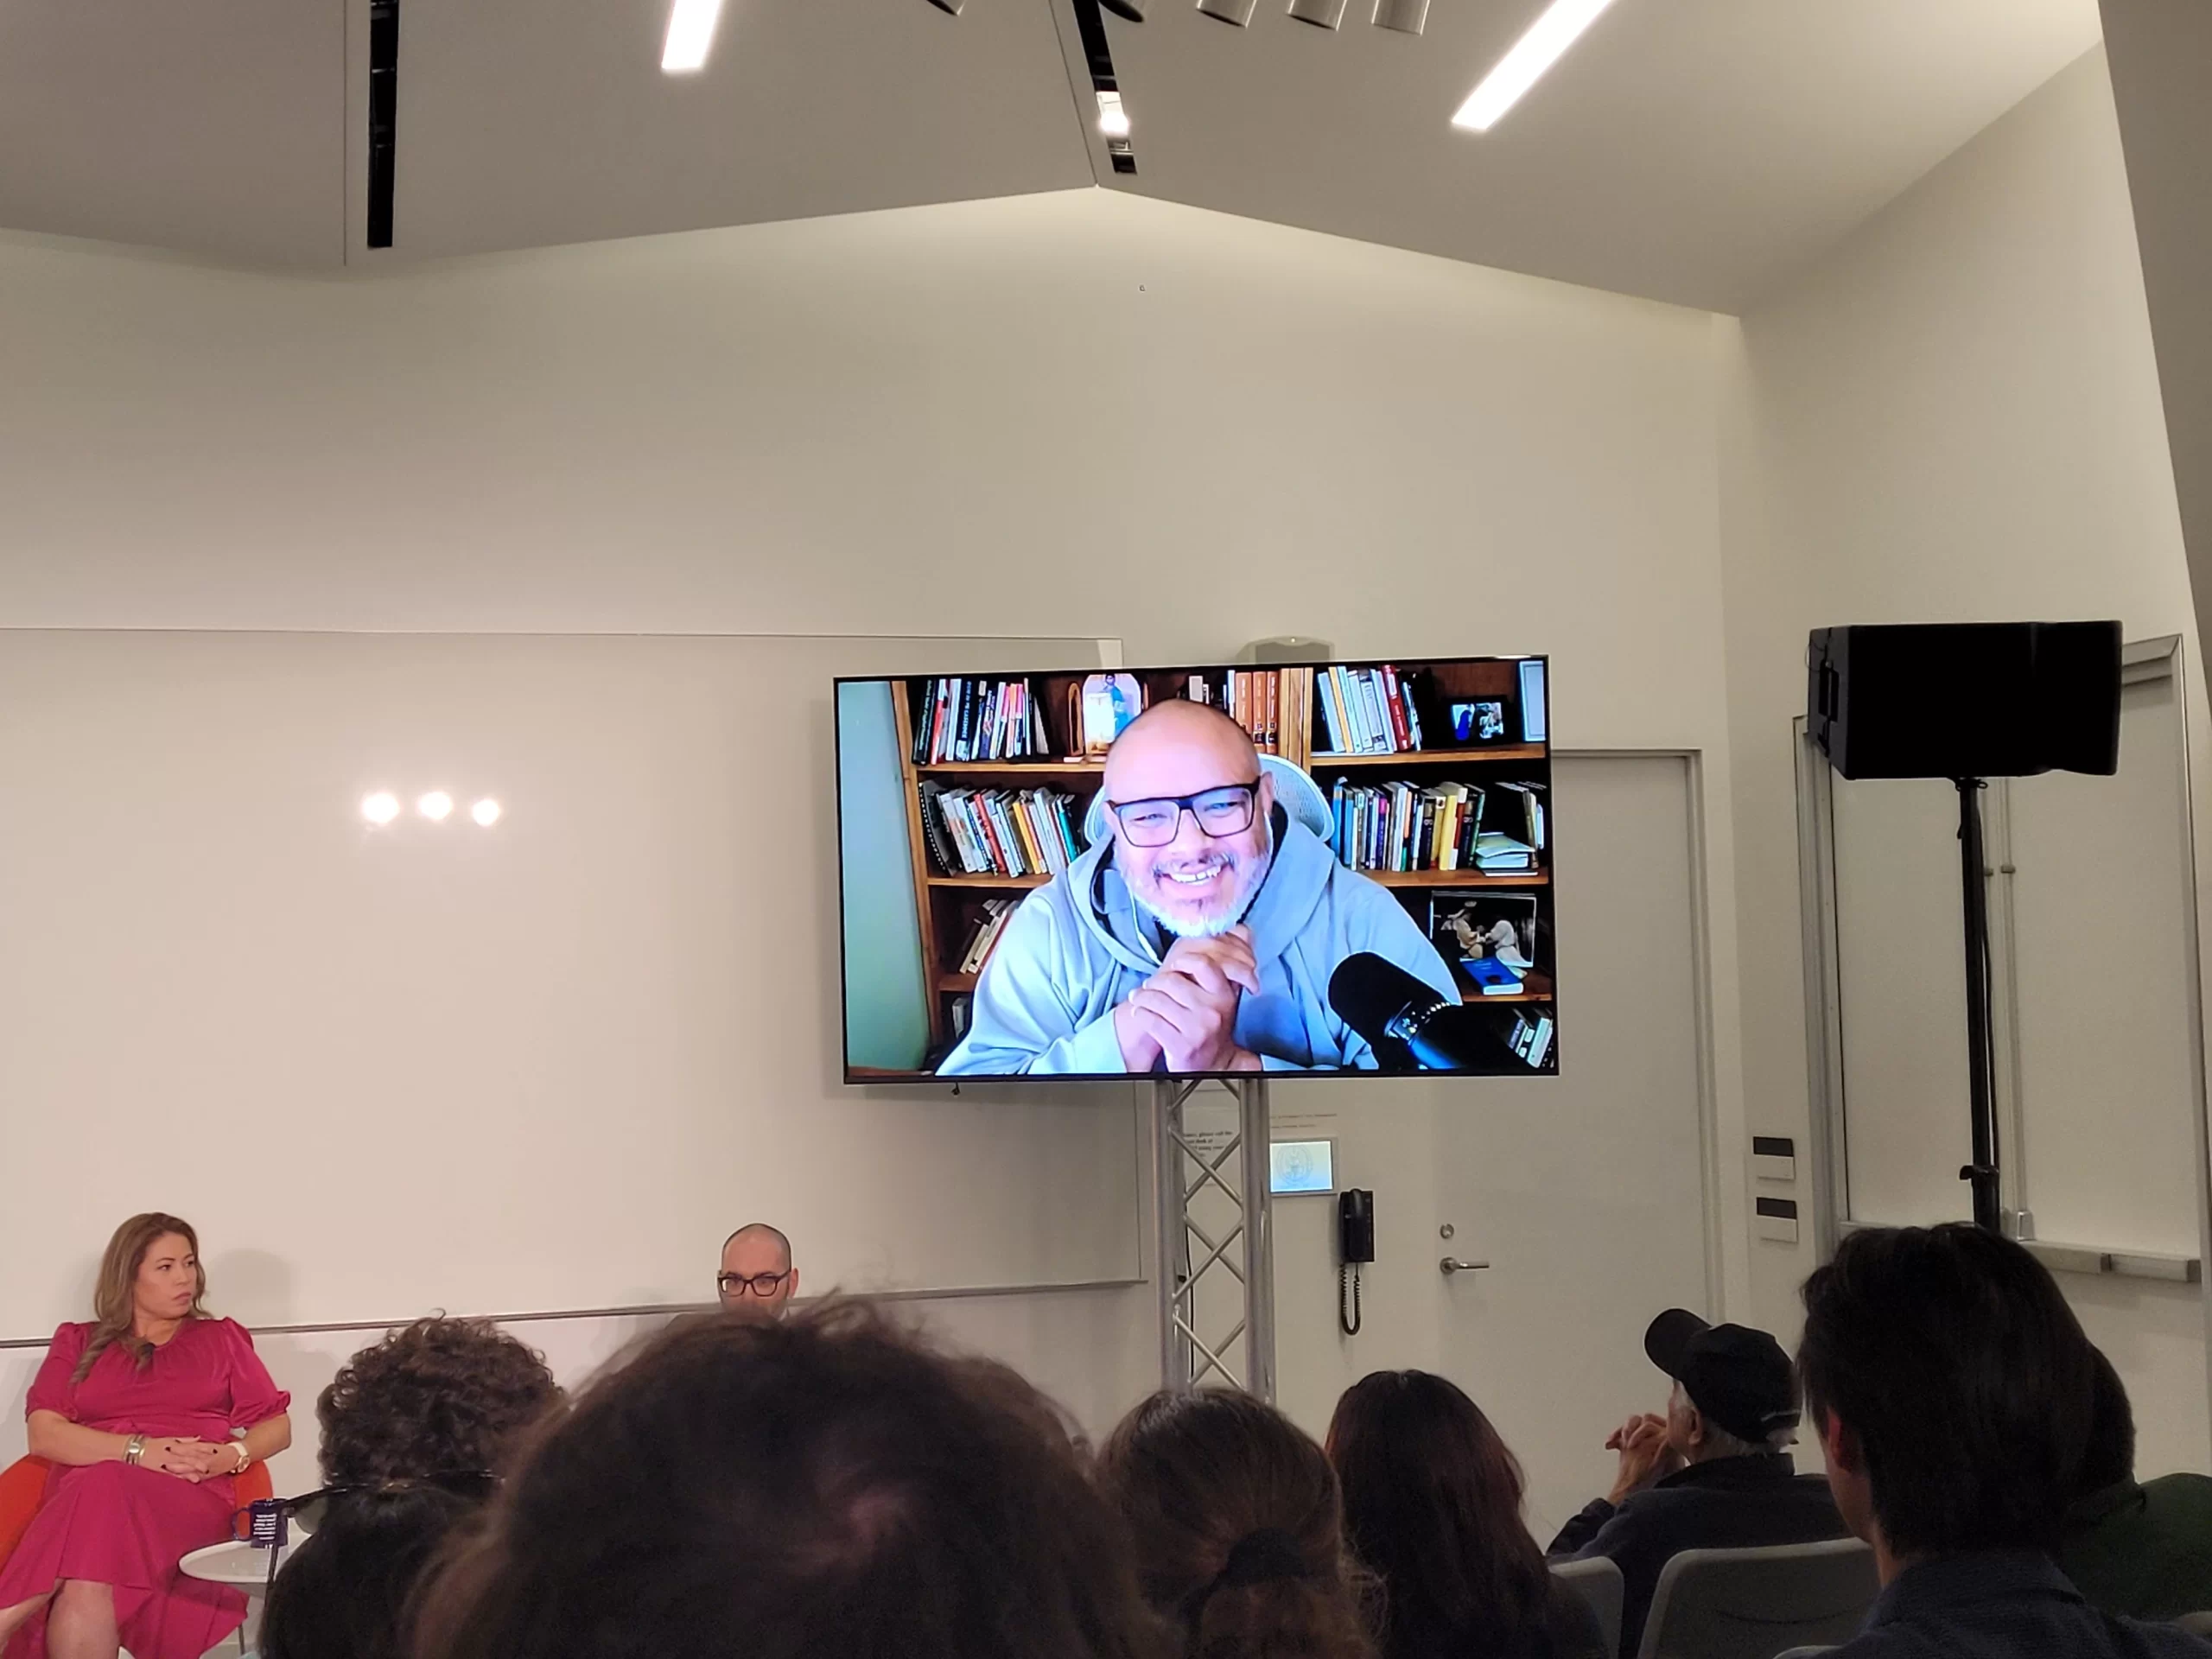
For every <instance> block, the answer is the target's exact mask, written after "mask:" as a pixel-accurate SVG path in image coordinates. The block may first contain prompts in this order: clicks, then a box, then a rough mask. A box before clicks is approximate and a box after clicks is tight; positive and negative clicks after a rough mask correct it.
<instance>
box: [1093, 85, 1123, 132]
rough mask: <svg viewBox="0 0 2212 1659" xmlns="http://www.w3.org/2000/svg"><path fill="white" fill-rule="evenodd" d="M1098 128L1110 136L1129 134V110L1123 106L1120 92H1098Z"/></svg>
mask: <svg viewBox="0 0 2212 1659" xmlns="http://www.w3.org/2000/svg"><path fill="white" fill-rule="evenodd" d="M1098 130H1099V131H1101V132H1103V133H1104V134H1105V135H1106V136H1107V137H1109V138H1126V137H1128V136H1129V112H1128V111H1127V110H1125V109H1123V108H1122V95H1121V94H1120V93H1119V92H1101V93H1099V94H1098Z"/></svg>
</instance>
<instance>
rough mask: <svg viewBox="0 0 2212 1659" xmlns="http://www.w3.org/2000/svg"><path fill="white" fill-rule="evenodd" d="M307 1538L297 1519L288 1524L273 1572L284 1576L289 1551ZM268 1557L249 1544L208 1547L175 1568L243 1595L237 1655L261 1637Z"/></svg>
mask: <svg viewBox="0 0 2212 1659" xmlns="http://www.w3.org/2000/svg"><path fill="white" fill-rule="evenodd" d="M307 1535H308V1534H307V1532H306V1530H305V1529H303V1528H302V1526H301V1525H300V1523H299V1521H298V1519H297V1518H296V1517H294V1518H293V1519H292V1520H291V1522H290V1541H289V1542H288V1543H286V1544H285V1546H284V1547H283V1548H282V1549H280V1550H278V1551H277V1552H276V1554H277V1571H278V1572H280V1573H281V1572H283V1570H284V1563H285V1562H286V1561H288V1560H290V1559H291V1556H292V1551H293V1550H294V1549H296V1548H298V1546H299V1544H300V1542H301V1541H302V1540H303V1539H305V1538H306V1537H307ZM269 1555H270V1552H269V1551H267V1550H265V1549H256V1548H254V1547H253V1546H252V1545H251V1544H245V1543H227V1544H210V1545H208V1546H207V1548H205V1549H195V1550H194V1551H193V1552H192V1553H191V1554H189V1555H187V1556H186V1557H185V1558H184V1559H183V1560H181V1561H179V1562H178V1563H177V1564H176V1567H177V1571H178V1572H180V1573H183V1574H184V1575H185V1576H186V1577H187V1578H189V1579H198V1580H200V1581H201V1582H203V1583H206V1584H227V1585H229V1586H231V1587H232V1589H233V1590H243V1591H245V1624H241V1625H239V1626H238V1651H239V1652H240V1653H241V1654H243V1653H245V1652H246V1651H248V1650H249V1649H251V1647H252V1646H253V1644H254V1643H255V1642H256V1641H257V1639H258V1638H259V1637H260V1634H261V1611H262V1607H261V1604H262V1603H263V1601H264V1599H267V1596H268V1592H269Z"/></svg>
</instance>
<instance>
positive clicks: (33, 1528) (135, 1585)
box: [0, 1319, 291, 1659]
mask: <svg viewBox="0 0 2212 1659" xmlns="http://www.w3.org/2000/svg"><path fill="white" fill-rule="evenodd" d="M91 1338H92V1326H91V1325H63V1326H62V1327H61V1328H60V1330H58V1331H56V1332H54V1344H53V1346H52V1347H50V1348H48V1350H47V1351H46V1363H44V1364H42V1365H41V1366H40V1367H39V1370H38V1376H37V1378H36V1380H35V1381H34V1382H33V1383H31V1391H30V1397H29V1402H27V1404H26V1406H25V1410H26V1412H31V1411H56V1412H60V1414H62V1415H63V1416H64V1417H67V1419H69V1421H72V1422H73V1423H82V1424H83V1425H84V1426H85V1427H86V1428H97V1429H99V1430H102V1431H103V1432H105V1433H111V1434H146V1435H151V1436H156V1437H161V1436H168V1435H178V1436H183V1435H194V1436H197V1437H198V1438H199V1439H200V1440H228V1439H230V1438H231V1430H232V1428H234V1427H235V1428H250V1427H252V1426H253V1425H254V1424H256V1423H257V1422H260V1421H263V1420H264V1418H269V1417H274V1416H276V1415H277V1413H279V1412H281V1411H283V1409H284V1408H286V1407H288V1406H289V1405H290V1404H291V1396H290V1395H288V1394H286V1393H284V1392H283V1389H279V1388H278V1387H277V1385H276V1383H273V1382H271V1381H270V1377H269V1371H268V1368H267V1367H265V1366H264V1365H263V1364H262V1363H261V1359H260V1357H259V1356H258V1355H257V1354H256V1353H255V1352H254V1351H253V1338H251V1337H249V1336H248V1335H246V1333H245V1326H243V1325H238V1324H237V1323H235V1322H234V1321H232V1320H230V1319H188V1320H186V1321H185V1323H184V1324H182V1325H180V1326H178V1327H177V1332H176V1335H175V1336H174V1337H172V1338H169V1340H168V1341H167V1342H165V1343H163V1344H162V1345H161V1346H160V1347H159V1348H156V1350H155V1351H154V1357H153V1360H152V1362H151V1363H149V1365H147V1367H146V1368H145V1370H139V1369H138V1368H137V1363H135V1362H134V1361H133V1360H132V1358H131V1357H130V1354H128V1353H127V1352H125V1351H124V1350H123V1349H122V1348H121V1347H118V1346H110V1347H109V1348H107V1349H105V1351H102V1353H101V1355H100V1357H99V1358H98V1359H97V1360H95V1361H93V1362H92V1370H91V1371H89V1372H88V1373H86V1377H85V1380H84V1381H83V1382H81V1383H72V1382H71V1381H70V1380H69V1378H70V1376H71V1374H72V1373H73V1372H74V1371H75V1370H76V1369H77V1362H78V1360H79V1359H80V1358H82V1357H83V1356H84V1352H85V1344H86V1342H88V1341H89V1340H91ZM233 1507H234V1499H233V1497H232V1482H231V1481H230V1479H229V1478H227V1477H220V1476H219V1477H213V1478H209V1479H207V1480H204V1481H202V1482H200V1484H198V1485H197V1486H195V1485H194V1484H192V1483H191V1482H190V1481H187V1480H181V1479H179V1478H177V1477H176V1476H175V1475H164V1474H161V1473H158V1472H156V1471H154V1470H151V1469H135V1468H132V1467H130V1465H126V1464H123V1463H115V1462H110V1463H93V1464H86V1465H83V1466H82V1467H80V1468H74V1469H65V1468H60V1467H57V1468H56V1469H55V1470H54V1472H53V1473H52V1474H51V1475H49V1476H48V1478H47V1484H46V1502H45V1503H44V1504H43V1505H42V1506H41V1508H40V1510H39V1512H38V1515H37V1516H36V1517H35V1519H34V1520H33V1521H32V1522H31V1524H30V1528H29V1530H28V1531H26V1532H25V1533H24V1534H23V1535H22V1540H21V1541H19V1542H18V1543H17V1544H16V1551H15V1554H12V1555H10V1557H9V1558H8V1560H7V1562H6V1564H5V1565H4V1566H0V1607H13V1606H16V1605H18V1604H19V1603H22V1602H26V1601H29V1599H31V1598H32V1597H34V1596H41V1595H44V1594H45V1593H46V1592H48V1591H49V1590H51V1589H53V1588H54V1586H56V1585H57V1584H59V1583H60V1581H61V1580H64V1579H85V1580H90V1581H91V1582H92V1583H95V1584H105V1585H109V1586H112V1587H113V1589H114V1592H115V1617H116V1623H117V1624H118V1627H119V1629H120V1630H121V1631H122V1634H123V1645H124V1648H125V1649H127V1650H128V1651H129V1652H130V1656H131V1659H199V1656H200V1654H203V1653H205V1652H206V1651H207V1649H210V1648H212V1647H213V1646H214V1645H215V1644H216V1643H218V1642H219V1641H221V1640H222V1639H223V1638H224V1637H226V1636H228V1635H229V1634H230V1633H231V1632H232V1630H236V1629H237V1628H238V1624H239V1623H240V1622H241V1621H242V1620H243V1619H244V1618H245V1597H244V1596H242V1595H240V1594H239V1593H238V1592H237V1591H235V1590H230V1589H226V1588H224V1587H223V1586H219V1585H213V1584H203V1583H201V1582H200V1580H197V1579H188V1578H186V1577H185V1576H184V1575H183V1574H182V1573H179V1572H178V1571H177V1567H176V1564H177V1561H178V1560H179V1558H180V1557H181V1556H184V1555H186V1554H189V1553H190V1552H192V1551H193V1550H195V1549H198V1548H200V1547H201V1546H202V1545H206V1544H219V1543H221V1542H222V1541H224V1540H225V1539H226V1538H227V1537H229V1536H230V1535H231V1515H232V1509H233ZM7 1659H46V1618H45V1616H44V1614H42V1613H41V1615H40V1616H39V1617H37V1618H34V1619H32V1620H31V1621H30V1622H29V1624H25V1625H24V1626H23V1628H22V1630H18V1631H17V1632H16V1637H15V1640H14V1641H12V1642H11V1643H9V1645H8V1652H7Z"/></svg>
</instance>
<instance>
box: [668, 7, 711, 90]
mask: <svg viewBox="0 0 2212 1659" xmlns="http://www.w3.org/2000/svg"><path fill="white" fill-rule="evenodd" d="M721 10H722V0H676V8H675V10H672V11H671V12H670V13H669V14H668V41H667V44H665V45H664V46H663V47H662V48H661V52H660V67H662V69H664V71H666V72H667V73H670V74H671V75H688V74H690V73H691V72H692V71H693V70H695V69H699V68H703V67H705V65H706V61H707V52H708V50H709V48H711V47H712V46H713V45H714V43H715V18H716V17H718V16H721Z"/></svg>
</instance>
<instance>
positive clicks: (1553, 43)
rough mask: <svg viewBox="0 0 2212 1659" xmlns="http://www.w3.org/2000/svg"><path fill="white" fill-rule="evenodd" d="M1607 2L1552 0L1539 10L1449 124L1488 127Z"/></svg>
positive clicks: (1483, 129) (1478, 128) (1481, 129)
mask: <svg viewBox="0 0 2212 1659" xmlns="http://www.w3.org/2000/svg"><path fill="white" fill-rule="evenodd" d="M1612 3H1613V0H1552V3H1551V4H1550V5H1548V6H1547V7H1545V8H1544V15H1543V16H1541V17H1539V18H1537V19H1536V21H1535V22H1533V23H1531V24H1529V32H1528V33H1527V34H1525V35H1522V37H1521V38H1520V39H1519V40H1517V41H1514V43H1513V49H1512V50H1511V51H1510V52H1508V53H1507V54H1505V55H1504V56H1503V57H1502V58H1500V59H1499V60H1497V67H1494V68H1493V69H1491V72H1490V73H1488V74H1486V75H1484V77H1483V81H1482V85H1481V86H1478V87H1476V88H1475V90H1474V91H1473V92H1471V93H1469V94H1468V97H1467V101H1466V102H1465V103H1464V104H1462V105H1460V106H1459V114H1457V115H1455V116H1453V117H1452V125H1453V126H1455V127H1467V128H1470V129H1471V130H1474V131H1476V132H1488V131H1489V130H1491V127H1493V126H1495V125H1496V124H1497V121H1498V118H1500V117H1501V116H1503V114H1504V113H1505V112H1506V111H1508V110H1510V109H1511V108H1512V107H1513V106H1514V105H1516V104H1517V103H1519V102H1520V101H1521V95H1522V93H1523V92H1527V91H1528V90H1529V88H1530V87H1531V86H1535V84H1536V82H1537V81H1538V80H1540V79H1542V77H1543V73H1544V71H1545V70H1547V69H1548V68H1550V67H1552V65H1554V64H1555V63H1557V62H1558V61H1559V60H1560V58H1562V57H1563V56H1565V55H1566V54H1567V48H1568V47H1570V46H1573V44H1574V43H1575V41H1577V40H1579V39H1580V38H1581V35H1582V31H1583V30H1584V29H1587V28H1589V27H1590V25H1591V24H1592V23H1594V22H1597V21H1598V16H1599V13H1600V12H1602V11H1604V10H1605V8H1606V7H1607V6H1610V5H1611V4H1612Z"/></svg>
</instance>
